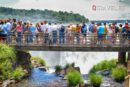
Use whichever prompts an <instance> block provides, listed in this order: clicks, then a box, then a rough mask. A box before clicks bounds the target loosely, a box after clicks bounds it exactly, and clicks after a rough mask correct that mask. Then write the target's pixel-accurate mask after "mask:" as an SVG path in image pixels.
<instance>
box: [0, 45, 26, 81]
mask: <svg viewBox="0 0 130 87" xmlns="http://www.w3.org/2000/svg"><path fill="white" fill-rule="evenodd" d="M14 62H16V51H15V50H14V48H11V47H9V46H7V45H5V44H0V74H1V77H0V80H7V79H13V78H15V79H18V78H19V77H22V76H23V75H24V72H23V70H22V68H21V67H18V68H16V69H15V68H14V67H13V64H14Z"/></svg>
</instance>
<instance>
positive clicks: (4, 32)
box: [0, 24, 7, 34]
mask: <svg viewBox="0 0 130 87" xmlns="http://www.w3.org/2000/svg"><path fill="white" fill-rule="evenodd" d="M0 28H1V30H2V32H0V34H7V28H6V24H3V25H0Z"/></svg>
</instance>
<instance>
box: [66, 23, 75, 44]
mask: <svg viewBox="0 0 130 87" xmlns="http://www.w3.org/2000/svg"><path fill="white" fill-rule="evenodd" d="M71 31H72V27H71V25H68V26H67V29H66V39H67V43H68V44H72V38H73V37H72V32H71Z"/></svg>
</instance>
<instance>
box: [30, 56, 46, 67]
mask: <svg viewBox="0 0 130 87" xmlns="http://www.w3.org/2000/svg"><path fill="white" fill-rule="evenodd" d="M31 59H32V60H35V61H37V62H38V63H40V64H41V65H42V66H46V62H45V60H43V59H41V58H39V57H32V58H31Z"/></svg>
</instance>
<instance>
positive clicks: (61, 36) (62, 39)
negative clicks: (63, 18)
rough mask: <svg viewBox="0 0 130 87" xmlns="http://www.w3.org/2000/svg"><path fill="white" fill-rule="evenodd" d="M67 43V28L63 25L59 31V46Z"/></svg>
mask: <svg viewBox="0 0 130 87" xmlns="http://www.w3.org/2000/svg"><path fill="white" fill-rule="evenodd" d="M64 42H65V26H64V25H61V28H60V30H59V44H64Z"/></svg>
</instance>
